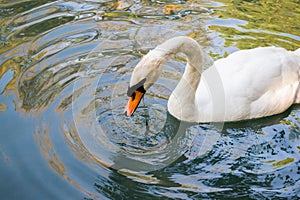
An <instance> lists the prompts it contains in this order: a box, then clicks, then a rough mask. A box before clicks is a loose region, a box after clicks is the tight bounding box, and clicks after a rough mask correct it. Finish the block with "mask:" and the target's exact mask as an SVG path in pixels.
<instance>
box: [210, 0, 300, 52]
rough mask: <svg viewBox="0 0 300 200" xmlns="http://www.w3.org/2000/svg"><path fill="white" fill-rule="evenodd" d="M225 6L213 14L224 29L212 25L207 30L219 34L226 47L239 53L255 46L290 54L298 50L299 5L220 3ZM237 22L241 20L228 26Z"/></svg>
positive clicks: (291, 1)
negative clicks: (281, 48) (236, 22)
mask: <svg viewBox="0 0 300 200" xmlns="http://www.w3.org/2000/svg"><path fill="white" fill-rule="evenodd" d="M219 2H222V3H224V6H222V7H220V8H217V11H216V12H215V13H214V14H213V15H214V16H217V17H218V20H221V21H222V20H224V21H223V22H224V23H225V24H223V25H214V24H213V25H212V26H210V29H211V30H213V31H217V32H220V33H221V36H222V37H223V38H225V40H226V42H225V46H231V45H234V46H237V47H238V48H240V49H248V48H254V47H258V46H270V45H271V46H272V45H275V46H281V47H284V48H286V49H289V50H294V49H296V48H299V45H300V40H299V36H298V35H299V29H300V1H299V0H287V1H279V0H267V1H258V0H253V1H242V0H233V1H232V0H219ZM236 19H238V20H242V21H240V22H239V23H240V24H236V25H234V26H232V25H231V26H227V24H226V23H232V22H234V21H235V20H236Z"/></svg>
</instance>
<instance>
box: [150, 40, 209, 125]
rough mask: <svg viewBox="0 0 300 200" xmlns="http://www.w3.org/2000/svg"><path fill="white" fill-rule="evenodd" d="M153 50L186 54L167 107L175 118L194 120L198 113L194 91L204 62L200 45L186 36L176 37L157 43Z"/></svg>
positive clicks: (172, 53) (167, 53)
mask: <svg viewBox="0 0 300 200" xmlns="http://www.w3.org/2000/svg"><path fill="white" fill-rule="evenodd" d="M155 50H156V51H165V53H164V54H165V55H164V57H168V56H170V55H174V54H177V53H183V54H184V55H185V56H186V59H187V64H186V68H185V71H184V74H183V76H182V78H181V80H180V81H179V83H178V85H177V86H176V88H175V90H174V91H173V92H172V94H171V96H170V98H169V101H168V109H169V112H170V113H171V114H172V115H174V116H175V117H176V118H179V119H183V120H186V121H196V119H193V118H195V117H197V115H198V112H197V106H196V103H195V93H196V90H197V88H198V85H199V82H200V77H201V71H202V66H203V64H204V57H203V52H202V50H201V47H200V46H199V45H198V43H197V42H195V41H194V40H192V39H190V38H188V37H177V38H176V39H175V40H172V39H171V40H168V41H167V42H165V43H163V44H161V45H159V46H158V47H157V48H156V49H155Z"/></svg>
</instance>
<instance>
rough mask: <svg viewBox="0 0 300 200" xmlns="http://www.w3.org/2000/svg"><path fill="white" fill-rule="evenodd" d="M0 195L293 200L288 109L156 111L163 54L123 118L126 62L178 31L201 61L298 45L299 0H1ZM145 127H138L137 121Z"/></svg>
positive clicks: (299, 154)
mask: <svg viewBox="0 0 300 200" xmlns="http://www.w3.org/2000/svg"><path fill="white" fill-rule="evenodd" d="M0 24H1V26H0V27H1V29H0V30H1V31H0V46H1V48H0V92H1V96H0V123H1V124H0V125H1V126H0V127H1V128H0V177H1V182H0V197H1V199H101V200H102V199H220V198H226V199H230V198H250V199H264V198H270V199H271V198H282V199H286V198H287V199H297V198H300V128H299V127H300V119H299V117H300V111H299V106H293V107H292V108H290V109H289V110H288V111H287V112H285V113H283V114H281V115H278V116H274V117H268V118H264V119H259V120H251V121H247V122H240V123H228V124H200V125H199V124H188V123H184V122H180V121H178V120H177V119H174V118H173V117H172V116H170V115H169V114H168V113H167V109H166V104H167V99H168V96H169V95H170V93H171V91H172V89H174V86H175V85H176V83H177V81H178V80H179V79H180V76H181V74H182V72H183V70H184V65H185V63H184V60H183V59H181V58H180V57H178V58H174V60H172V61H169V62H168V63H167V65H166V68H165V71H164V73H163V75H162V77H161V78H160V79H159V81H158V82H157V83H156V84H155V85H154V86H153V87H152V88H151V89H150V90H149V91H148V94H147V96H146V97H145V100H144V103H143V104H142V105H141V106H140V108H139V110H138V111H137V113H136V114H135V116H133V117H132V118H127V117H125V116H124V113H123V110H124V105H125V104H126V101H127V96H126V91H127V86H128V82H129V78H130V74H131V72H132V69H133V67H134V66H135V64H137V62H138V61H139V60H140V58H141V56H142V55H143V54H145V53H146V52H148V51H149V50H150V49H152V48H154V47H155V46H156V45H157V44H159V43H161V42H162V41H164V40H166V39H168V38H171V37H174V36H177V35H189V36H191V37H193V38H195V39H196V40H197V41H198V42H199V44H201V45H202V46H203V48H204V50H205V52H206V53H207V54H209V55H210V56H211V59H208V61H207V63H208V64H209V63H212V60H214V59H218V58H220V57H224V56H226V55H228V54H230V53H231V52H234V51H236V50H238V49H245V48H252V47H257V46H269V45H274V46H281V47H284V48H287V49H289V50H294V49H296V48H299V47H300V37H299V30H300V2H299V1H297V0H288V1H284V2H281V1H226V0H220V1H201V0H200V1H118V2H117V1H105V0H104V1H96V0H87V1H26V0H25V1H2V2H1V4H0ZM146 123H147V124H148V125H146Z"/></svg>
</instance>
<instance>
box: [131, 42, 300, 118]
mask: <svg viewBox="0 0 300 200" xmlns="http://www.w3.org/2000/svg"><path fill="white" fill-rule="evenodd" d="M179 52H181V53H183V54H185V55H186V57H187V66H186V69H185V72H184V74H183V76H182V78H181V80H180V81H179V83H178V85H177V86H176V88H175V90H174V91H173V92H172V94H171V96H170V98H169V101H168V110H169V112H170V113H171V114H172V115H173V116H175V117H176V118H178V119H180V120H184V121H191V122H220V121H240V120H246V119H253V118H260V117H265V116H271V115H274V114H278V113H281V112H283V111H285V110H286V109H288V108H289V107H290V106H291V105H292V104H294V103H300V49H298V50H297V51H294V52H291V51H287V50H285V49H283V48H278V47H260V48H255V49H250V50H241V51H237V52H235V53H233V54H231V55H229V56H228V57H227V58H223V59H220V60H217V61H215V63H214V65H212V66H211V67H209V68H208V69H207V70H205V71H204V72H202V66H203V64H204V58H203V53H202V50H201V48H200V46H199V45H198V43H197V42H195V41H194V40H192V39H191V38H188V37H176V38H173V39H170V40H168V41H166V42H165V43H163V44H161V45H159V46H158V47H156V48H155V49H154V50H152V51H150V52H149V53H148V54H147V55H146V56H145V57H144V58H143V59H142V60H141V61H140V63H139V64H138V65H137V66H136V68H135V69H134V71H133V74H132V77H131V80H130V86H131V88H136V87H137V86H138V87H142V89H143V90H140V91H146V90H147V89H148V88H149V87H150V86H151V85H152V84H153V83H154V82H155V81H156V80H157V79H158V77H159V75H160V74H161V72H162V68H163V64H164V63H165V61H166V59H168V58H169V57H170V56H172V55H174V54H176V53H179ZM141 80H143V81H141ZM141 82H142V85H139V83H141ZM137 94H138V93H137ZM141 94H142V95H140V96H139V97H140V98H142V97H143V94H144V92H142V93H141ZM131 100H132V99H131ZM131 100H130V101H131ZM133 100H134V98H133ZM130 101H129V103H128V105H127V115H131V114H132V113H133V112H134V110H135V109H136V107H137V106H138V103H137V104H136V103H135V105H134V106H133V107H131V110H130V109H129V107H130V105H131V104H132V101H131V102H130ZM129 110H130V111H129Z"/></svg>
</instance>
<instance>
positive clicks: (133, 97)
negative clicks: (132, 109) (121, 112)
mask: <svg viewBox="0 0 300 200" xmlns="http://www.w3.org/2000/svg"><path fill="white" fill-rule="evenodd" d="M131 98H132V101H133V100H134V99H135V92H133V93H132V95H131Z"/></svg>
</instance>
